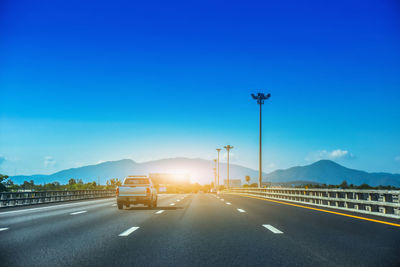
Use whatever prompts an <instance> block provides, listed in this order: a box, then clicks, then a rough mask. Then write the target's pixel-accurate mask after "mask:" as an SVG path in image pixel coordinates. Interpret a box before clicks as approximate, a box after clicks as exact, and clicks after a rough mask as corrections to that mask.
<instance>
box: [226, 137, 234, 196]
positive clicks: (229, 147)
mask: <svg viewBox="0 0 400 267" xmlns="http://www.w3.org/2000/svg"><path fill="white" fill-rule="evenodd" d="M224 148H225V149H226V151H228V164H227V168H228V169H227V175H226V177H227V182H228V190H229V150H231V149H232V148H233V146H230V145H227V146H224Z"/></svg>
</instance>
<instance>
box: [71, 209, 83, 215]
mask: <svg viewBox="0 0 400 267" xmlns="http://www.w3.org/2000/svg"><path fill="white" fill-rule="evenodd" d="M85 212H87V211H86V210H81V211H77V212H72V213H70V214H71V215H78V214H82V213H85Z"/></svg>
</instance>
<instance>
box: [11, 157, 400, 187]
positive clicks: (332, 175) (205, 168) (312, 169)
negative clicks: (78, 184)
mask: <svg viewBox="0 0 400 267" xmlns="http://www.w3.org/2000/svg"><path fill="white" fill-rule="evenodd" d="M213 168H214V162H213V161H210V160H204V159H189V158H170V159H161V160H155V161H148V162H143V163H138V162H135V161H133V160H131V159H122V160H118V161H107V162H103V163H99V164H96V165H88V166H83V167H79V168H71V169H67V170H63V171H59V172H56V173H53V174H49V175H30V176H24V175H18V176H12V177H11V179H12V180H13V181H14V183H17V184H20V183H23V181H29V180H34V182H35V183H36V184H42V183H50V182H54V181H58V182H60V183H61V184H64V183H67V182H68V180H69V179H70V178H75V179H82V180H83V181H84V182H89V181H90V182H91V181H96V182H98V181H100V183H101V184H105V183H106V181H107V180H108V179H110V178H124V177H126V176H128V175H132V174H148V173H188V174H189V175H190V179H191V181H192V182H199V183H201V184H206V183H210V182H211V181H213V179H214V173H213ZM226 170H227V166H226V163H220V184H222V181H223V179H226ZM229 173H230V179H241V180H242V183H244V182H245V176H246V175H248V176H250V177H251V182H256V181H257V179H258V171H257V170H254V169H250V168H246V167H243V166H240V165H236V164H230V168H229ZM343 180H346V181H347V183H349V184H355V185H360V184H363V183H366V184H369V185H371V186H377V185H393V186H400V174H391V173H383V172H379V173H368V172H365V171H360V170H354V169H350V168H346V167H344V166H342V165H340V164H338V163H336V162H334V161H330V160H320V161H317V162H315V163H313V164H310V165H306V166H296V167H292V168H289V169H282V170H276V171H273V172H271V173H268V174H267V173H263V182H265V181H268V182H273V183H287V182H296V181H297V182H299V181H301V182H302V183H306V182H312V183H321V184H322V183H326V184H340V183H341V182H342V181H343Z"/></svg>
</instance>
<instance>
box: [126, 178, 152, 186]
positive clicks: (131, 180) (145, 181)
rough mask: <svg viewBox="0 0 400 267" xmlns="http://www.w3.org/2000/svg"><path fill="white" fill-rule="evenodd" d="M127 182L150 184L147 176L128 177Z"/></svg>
mask: <svg viewBox="0 0 400 267" xmlns="http://www.w3.org/2000/svg"><path fill="white" fill-rule="evenodd" d="M125 184H127V185H129V184H150V181H149V179H146V178H132V179H126V180H125Z"/></svg>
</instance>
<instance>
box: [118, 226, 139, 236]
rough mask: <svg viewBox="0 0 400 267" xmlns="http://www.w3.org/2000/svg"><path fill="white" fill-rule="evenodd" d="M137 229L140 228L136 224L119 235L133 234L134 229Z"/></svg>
mask: <svg viewBox="0 0 400 267" xmlns="http://www.w3.org/2000/svg"><path fill="white" fill-rule="evenodd" d="M137 229H139V227H136V226H134V227H131V228H129V229H128V230H126V231H124V232H122V233H120V234H119V235H118V236H128V235H130V234H132V233H133V232H134V231H136V230H137Z"/></svg>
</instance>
